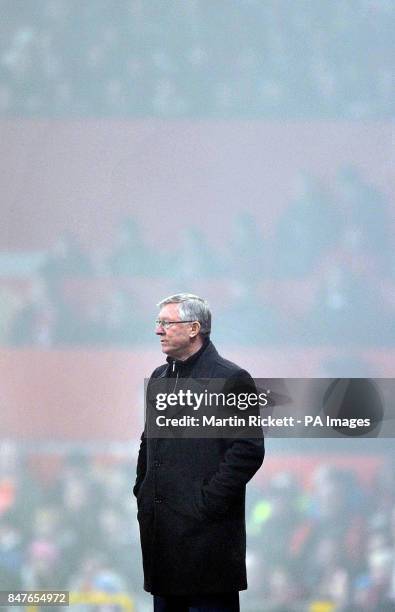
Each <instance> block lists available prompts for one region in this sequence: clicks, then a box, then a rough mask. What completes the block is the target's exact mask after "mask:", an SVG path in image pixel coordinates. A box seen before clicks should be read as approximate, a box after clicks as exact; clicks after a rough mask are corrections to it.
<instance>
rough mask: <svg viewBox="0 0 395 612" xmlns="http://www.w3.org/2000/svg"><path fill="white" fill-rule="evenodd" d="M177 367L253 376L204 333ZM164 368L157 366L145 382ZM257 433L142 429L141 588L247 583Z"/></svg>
mask: <svg viewBox="0 0 395 612" xmlns="http://www.w3.org/2000/svg"><path fill="white" fill-rule="evenodd" d="M175 365H176V367H177V368H180V370H181V373H180V375H181V376H182V374H183V372H182V368H184V369H185V371H187V372H188V376H190V377H191V378H217V379H219V378H221V379H226V380H227V382H229V383H230V385H228V384H227V387H228V386H229V388H230V387H231V386H232V384H233V383H234V384H235V388H240V385H241V386H243V385H244V384H247V385H249V386H250V388H251V384H252V385H253V381H252V379H251V377H250V375H249V374H248V372H246V371H245V370H242V369H241V368H239V367H238V366H237V365H235V364H234V363H232V362H230V361H227V360H226V359H223V358H222V357H221V356H220V355H219V354H218V352H217V351H216V349H215V347H214V345H213V344H212V343H211V342H210V341H208V342H206V343H205V345H204V346H203V348H202V349H201V350H200V351H199V352H198V353H197V354H196V355H194V356H192V358H190V360H188V361H187V362H181V363H179V362H176V364H175ZM168 375H170V364H165V365H163V366H160V367H159V368H157V369H156V370H155V371H154V372H153V374H152V377H151V379H150V382H152V381H154V380H155V379H157V378H159V377H161V376H162V377H163V376H168ZM263 458H264V443H263V438H262V437H261V438H253V439H241V438H235V439H217V438H215V439H203V438H199V439H157V438H149V437H147V436H146V435H145V434H144V433H143V435H142V437H141V445H140V451H139V457H138V465H137V478H136V484H135V487H134V493H135V495H136V497H137V506H138V514H137V516H138V521H139V526H140V536H141V548H142V556H143V567H144V588H145V590H147V591H149V592H151V593H153V594H156V595H163V594H174V595H188V594H205V593H207V594H208V593H224V592H229V591H237V590H239V591H240V590H243V589H246V588H247V580H246V567H245V552H246V534H245V486H246V483H247V482H248V481H249V480H250V478H252V476H253V475H254V474H255V472H256V471H257V470H258V468H259V467H260V466H261V464H262V461H263Z"/></svg>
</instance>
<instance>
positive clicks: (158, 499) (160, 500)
mask: <svg viewBox="0 0 395 612" xmlns="http://www.w3.org/2000/svg"><path fill="white" fill-rule="evenodd" d="M162 502H163V497H155V503H156V504H161V503H162Z"/></svg>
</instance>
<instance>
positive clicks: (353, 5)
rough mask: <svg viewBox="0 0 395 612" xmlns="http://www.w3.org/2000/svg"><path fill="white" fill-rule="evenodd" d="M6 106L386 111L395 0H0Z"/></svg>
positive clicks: (151, 112)
mask: <svg viewBox="0 0 395 612" xmlns="http://www.w3.org/2000/svg"><path fill="white" fill-rule="evenodd" d="M0 11H1V14H2V16H3V19H2V20H1V23H0V83H1V85H0V113H1V114H3V116H12V115H25V116H39V115H43V116H45V117H48V116H64V115H65V114H67V115H75V116H85V115H89V116H92V115H104V116H106V115H112V114H116V115H118V116H119V115H123V116H130V115H132V116H159V117H182V116H199V115H202V116H214V117H216V116H219V117H224V116H225V117H226V116H232V115H233V116H268V117H282V118H283V117H284V116H286V117H298V118H301V117H305V116H308V117H309V118H311V117H314V116H317V117H321V118H339V117H344V118H352V119H366V118H373V119H376V118H383V117H390V116H391V115H392V113H393V87H392V66H393V54H394V37H393V30H394V21H395V20H394V17H395V4H394V2H393V1H392V0H320V1H319V2H311V1H309V0H297V1H294V0H265V2H262V1H261V0H245V1H244V2H239V1H238V0H217V1H216V2H211V1H210V0H188V2H182V1H179V0H167V1H166V2H163V0H149V1H146V0H117V2H116V3H115V4H114V3H113V2H109V1H108V0H94V2H83V3H81V2H80V1H79V0H40V2H26V1H25V0H0Z"/></svg>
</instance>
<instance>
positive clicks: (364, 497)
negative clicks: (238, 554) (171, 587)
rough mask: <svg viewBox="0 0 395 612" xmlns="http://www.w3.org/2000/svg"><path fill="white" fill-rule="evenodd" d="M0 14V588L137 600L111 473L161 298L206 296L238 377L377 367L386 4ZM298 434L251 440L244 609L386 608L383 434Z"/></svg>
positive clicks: (139, 403) (76, 8) (155, 358)
mask: <svg viewBox="0 0 395 612" xmlns="http://www.w3.org/2000/svg"><path fill="white" fill-rule="evenodd" d="M0 14H1V20H0V117H1V118H0V155H1V161H2V163H1V169H0V176H1V202H2V203H1V210H2V223H1V224H0V342H1V351H0V376H1V385H0V402H1V411H0V435H1V444H0V587H1V588H3V589H11V588H14V589H17V588H25V589H26V588H31V589H33V588H48V589H49V588H51V587H56V588H65V589H66V588H69V589H70V590H73V591H85V590H102V591H103V590H104V591H105V592H107V593H112V594H114V593H128V595H129V596H130V598H131V600H132V601H133V602H134V603H135V607H136V610H137V611H138V612H145V610H147V609H150V598H149V596H148V595H144V593H143V592H142V576H141V568H140V564H141V560H140V549H139V541H138V533H137V523H136V518H135V503H134V499H133V498H132V496H131V487H132V484H133V481H134V473H135V460H136V452H137V448H138V437H139V434H140V430H141V427H142V420H143V379H144V377H147V376H149V375H150V373H151V371H152V369H153V368H154V367H155V366H157V365H159V364H160V363H161V362H162V356H161V354H160V350H159V347H158V343H157V341H156V339H155V336H154V334H153V331H154V326H153V321H154V319H155V316H156V307H155V304H156V303H157V302H158V301H159V300H160V299H161V298H163V297H165V296H166V295H168V294H171V293H175V292H179V291H189V292H195V293H198V294H200V295H203V296H204V297H207V298H208V299H209V301H210V304H211V306H212V310H213V335H212V339H213V341H214V342H215V344H216V345H217V347H218V349H219V350H220V352H222V353H223V354H224V355H225V356H226V357H228V358H231V359H234V360H235V361H237V362H239V363H240V364H242V365H243V366H244V367H246V368H248V369H249V370H250V371H251V373H252V374H253V375H254V376H255V377H259V378H262V377H266V376H267V377H289V378H291V377H369V376H372V377H387V378H390V377H392V376H393V371H394V355H395V326H394V306H395V292H394V288H395V256H394V222H395V218H394V206H393V204H394V197H395V183H394V171H393V169H394V137H393V108H394V104H393V103H394V99H393V91H394V83H393V66H394V51H395V49H394V46H395V45H394V36H393V32H394V26H395V19H394V17H395V4H394V3H393V2H392V1H390V0H342V1H341V0H330V1H329V0H316V1H313V0H310V1H309V0H259V1H258V0H245V1H244V2H241V1H236V0H227V1H225V0H217V1H216V2H211V1H209V0H206V1H204V0H186V1H185V2H182V1H181V0H173V1H169V0H166V1H164V0H157V1H153V0H145V1H138V0H114V1H113V2H111V1H110V0H95V1H94V2H93V1H85V2H80V1H77V0H12V1H11V0H0ZM313 442H314V441H308V440H300V441H292V440H289V439H287V440H284V441H281V440H269V441H268V445H267V446H268V455H267V459H266V461H265V464H264V467H263V469H262V470H261V471H260V472H259V474H258V475H257V476H256V478H255V479H254V481H253V483H251V485H250V487H249V489H250V494H249V497H248V504H247V527H248V534H249V550H248V567H249V576H250V580H249V584H250V588H249V591H248V592H247V593H245V594H243V605H244V610H245V612H266V611H267V612H270V611H276V612H293V611H299V610H300V611H302V610H303V611H304V610H310V611H311V612H318V611H319V612H323V611H324V610H325V611H326V610H328V611H330V610H340V611H347V612H353V611H355V612H356V611H357V610H358V611H360V610H366V611H369V612H372V611H376V610H377V611H380V612H381V611H385V610H392V609H393V606H394V605H395V604H394V601H395V547H394V532H395V463H394V454H393V451H392V445H390V444H388V443H387V444H384V443H383V441H382V440H380V441H379V440H349V439H345V440H339V441H333V440H320V441H319V443H317V442H315V443H313ZM390 442H391V441H390ZM325 606H326V607H325Z"/></svg>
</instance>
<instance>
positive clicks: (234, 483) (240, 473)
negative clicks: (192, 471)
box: [201, 372, 265, 515]
mask: <svg viewBox="0 0 395 612" xmlns="http://www.w3.org/2000/svg"><path fill="white" fill-rule="evenodd" d="M227 391H228V392H230V391H232V392H234V393H236V394H239V393H245V392H256V387H255V383H254V381H253V379H252V378H251V376H250V375H249V374H248V373H247V372H243V373H242V374H241V375H238V376H237V377H236V378H234V379H232V380H230V381H228V384H227ZM253 413H257V414H259V409H258V408H256V409H255V408H254V409H252V410H250V412H249V414H253ZM253 435H254V437H251V438H250V437H245V438H244V437H243V438H234V439H230V440H227V441H226V443H227V450H226V452H225V454H224V457H223V460H222V461H221V463H220V465H219V467H218V470H217V472H216V473H215V474H214V476H213V477H212V478H211V480H210V481H209V482H208V483H207V484H206V485H204V487H203V490H202V504H203V508H201V510H202V512H203V513H206V514H210V515H212V514H219V515H221V514H225V513H226V512H227V510H228V508H229V506H230V505H231V504H232V500H233V499H234V498H235V497H237V496H238V495H240V493H242V492H243V491H244V487H245V485H246V484H247V482H248V481H249V480H250V479H251V478H252V477H253V476H254V474H255V472H256V471H257V470H258V469H259V468H260V467H261V465H262V463H263V459H264V456H265V445H264V438H263V432H262V429H261V427H259V428H255V429H254V431H253Z"/></svg>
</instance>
